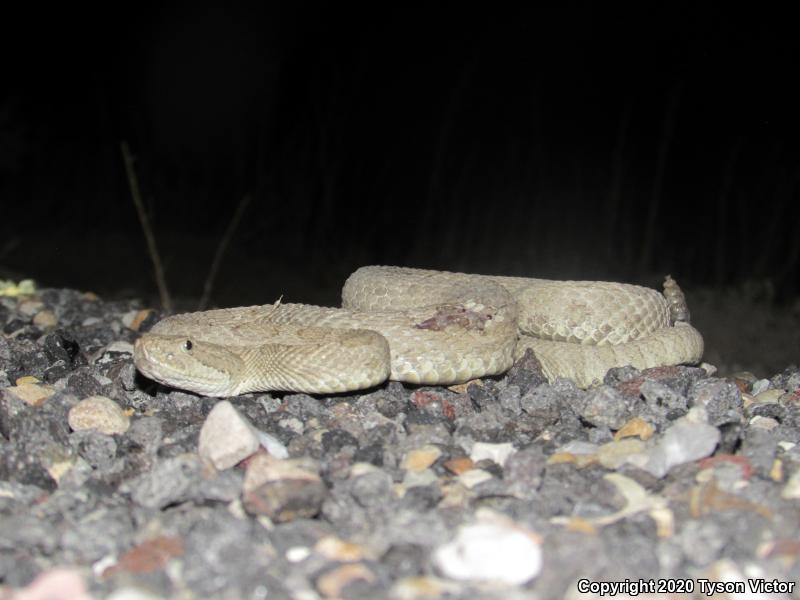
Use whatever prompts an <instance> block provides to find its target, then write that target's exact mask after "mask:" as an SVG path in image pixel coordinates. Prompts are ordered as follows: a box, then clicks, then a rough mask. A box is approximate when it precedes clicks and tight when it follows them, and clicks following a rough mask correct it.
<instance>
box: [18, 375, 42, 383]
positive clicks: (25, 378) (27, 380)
mask: <svg viewBox="0 0 800 600" xmlns="http://www.w3.org/2000/svg"><path fill="white" fill-rule="evenodd" d="M14 383H16V384H17V385H24V384H26V383H41V381H39V380H38V379H37V378H36V377H34V376H33V375H23V376H22V377H17V380H16V381H15V382H14Z"/></svg>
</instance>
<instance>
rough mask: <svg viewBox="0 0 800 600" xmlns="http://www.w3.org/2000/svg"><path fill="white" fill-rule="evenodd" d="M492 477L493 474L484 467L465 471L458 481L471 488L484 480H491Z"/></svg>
mask: <svg viewBox="0 0 800 600" xmlns="http://www.w3.org/2000/svg"><path fill="white" fill-rule="evenodd" d="M491 478H492V474H491V473H489V472H488V471H484V470H483V469H470V470H469V471H464V472H463V473H462V474H461V475H459V476H458V481H459V482H460V483H461V485H463V486H464V487H465V488H467V489H468V490H471V489H472V488H474V487H475V486H477V485H480V484H481V483H483V482H484V481H489V480H490V479H491Z"/></svg>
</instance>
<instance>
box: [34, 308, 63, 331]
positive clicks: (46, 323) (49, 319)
mask: <svg viewBox="0 0 800 600" xmlns="http://www.w3.org/2000/svg"><path fill="white" fill-rule="evenodd" d="M33 324H34V325H36V326H37V327H38V328H40V329H53V328H54V327H55V326H56V325H58V318H57V317H56V315H55V313H54V312H53V311H52V310H41V311H39V312H38V313H36V316H35V317H33Z"/></svg>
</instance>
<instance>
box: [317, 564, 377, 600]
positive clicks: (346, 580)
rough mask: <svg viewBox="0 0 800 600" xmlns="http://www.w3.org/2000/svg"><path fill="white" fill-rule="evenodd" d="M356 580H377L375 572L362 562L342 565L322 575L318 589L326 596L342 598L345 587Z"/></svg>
mask: <svg viewBox="0 0 800 600" xmlns="http://www.w3.org/2000/svg"><path fill="white" fill-rule="evenodd" d="M356 581H366V582H367V583H372V582H373V581H375V574H374V573H373V572H372V571H370V570H369V569H368V568H367V567H366V566H364V565H363V564H361V563H353V564H349V565H342V566H341V567H339V568H337V569H333V570H331V571H328V572H327V573H324V574H323V575H320V577H319V579H317V590H318V591H319V593H320V594H322V595H323V596H325V597H326V598H341V597H342V592H343V591H344V589H345V588H346V587H347V586H348V585H350V584H351V583H355V582H356Z"/></svg>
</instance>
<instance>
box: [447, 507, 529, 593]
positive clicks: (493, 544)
mask: <svg viewBox="0 0 800 600" xmlns="http://www.w3.org/2000/svg"><path fill="white" fill-rule="evenodd" d="M433 560H434V563H435V564H436V566H437V568H438V569H439V571H441V573H442V574H443V575H445V576H446V577H450V578H451V579H460V580H469V581H494V582H501V583H505V584H508V585H522V584H524V583H527V582H528V581H530V580H531V579H533V578H534V577H536V576H537V575H538V574H539V570H540V569H541V567H542V551H541V548H540V547H539V544H538V543H537V541H536V539H535V537H534V536H533V535H532V534H531V533H530V532H527V531H526V530H524V529H522V528H521V527H515V526H513V525H506V524H503V523H491V522H486V523H481V522H479V523H474V524H471V525H463V526H462V527H461V528H460V529H459V530H458V533H457V535H456V537H455V539H454V540H453V541H451V542H449V543H447V544H444V545H442V546H440V547H439V548H438V549H437V550H436V551H435V552H434V555H433Z"/></svg>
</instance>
